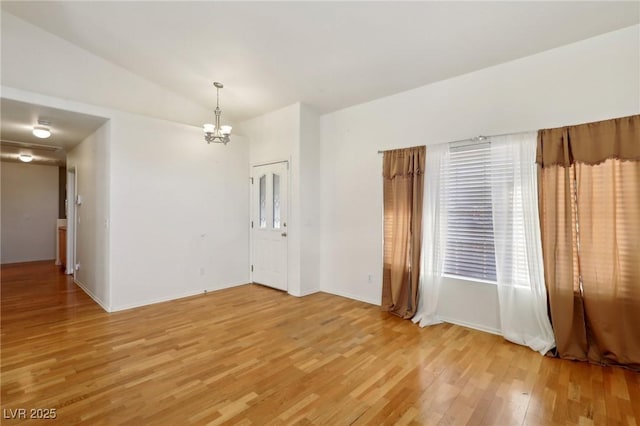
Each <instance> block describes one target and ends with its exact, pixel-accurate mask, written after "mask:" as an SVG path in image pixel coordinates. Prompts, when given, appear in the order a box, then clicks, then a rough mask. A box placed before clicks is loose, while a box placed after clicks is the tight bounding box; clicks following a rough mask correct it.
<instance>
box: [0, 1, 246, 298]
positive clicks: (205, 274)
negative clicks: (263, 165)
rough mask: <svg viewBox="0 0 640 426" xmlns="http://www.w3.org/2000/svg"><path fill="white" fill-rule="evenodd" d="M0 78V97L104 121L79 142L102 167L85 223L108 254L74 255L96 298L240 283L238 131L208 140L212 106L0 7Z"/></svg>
mask: <svg viewBox="0 0 640 426" xmlns="http://www.w3.org/2000/svg"><path fill="white" fill-rule="evenodd" d="M42 55H44V57H43V56H42ZM2 84H3V86H2V96H3V97H4V98H7V99H15V100H19V101H23V102H29V103H34V104H39V105H45V106H49V107H53V108H60V109H66V110H69V111H75V112H80V113H85V114H92V115H97V116H101V117H104V118H107V119H109V120H110V122H109V127H108V142H107V143H106V144H105V145H104V151H103V152H93V151H92V150H93V149H96V146H103V145H102V144H98V145H96V144H95V143H94V144H87V146H86V147H84V148H82V149H83V150H84V151H82V155H79V157H78V161H81V162H82V161H85V160H86V161H88V160H87V159H90V158H92V159H93V160H96V159H100V161H98V163H97V164H96V165H98V164H100V165H102V166H104V167H106V170H105V171H104V180H103V179H102V176H103V175H102V172H101V171H96V173H97V174H96V175H95V177H96V180H97V181H96V188H92V189H96V190H98V189H100V190H101V189H104V190H105V191H106V193H107V194H106V196H105V197H104V199H103V200H102V201H100V200H95V208H96V209H97V210H96V214H95V216H94V218H93V219H94V222H92V223H91V227H92V228H93V229H94V230H95V235H94V236H93V237H95V238H96V240H97V241H96V244H97V246H96V247H98V248H97V250H98V251H99V252H102V251H106V254H105V255H104V257H102V259H103V261H102V262H103V263H100V262H99V261H98V260H97V258H96V256H98V253H79V255H78V258H79V259H78V260H79V261H80V263H81V269H80V271H79V274H78V278H79V280H80V281H81V282H82V285H83V286H84V287H85V290H87V291H88V292H91V293H93V294H92V295H93V296H94V298H96V299H97V300H100V303H102V304H103V306H104V307H105V309H107V310H118V309H124V308H127V307H132V306H138V305H142V304H147V303H152V302H157V301H163V300H169V299H173V298H177V297H182V296H187V295H193V294H197V293H202V292H203V291H204V290H213V289H217V288H222V287H226V286H231V285H237V284H244V283H247V282H248V280H249V276H248V275H249V274H248V264H249V255H248V249H249V244H248V226H247V223H248V217H249V207H248V190H249V188H248V175H247V164H248V163H249V148H248V142H247V141H246V139H244V138H242V137H240V136H232V142H231V143H230V144H229V145H227V146H219V145H207V144H206V143H205V141H204V139H203V134H202V130H201V128H200V127H199V126H200V125H201V123H202V122H204V121H205V120H208V119H210V118H211V114H212V111H210V110H206V109H204V108H202V107H200V106H199V105H196V104H194V103H193V102H191V101H188V100H186V99H184V98H180V97H179V96H177V95H175V94H174V93H171V92H170V91H167V90H166V89H163V88H161V87H158V86H156V85H155V84H153V83H151V82H149V81H146V80H144V79H142V78H140V77H139V76H137V75H135V74H132V73H130V72H128V71H127V70H125V69H123V68H120V67H118V66H116V65H113V64H111V63H109V62H107V61H105V60H103V59H102V58H100V57H97V56H95V55H93V54H91V53H89V52H87V51H86V50H83V49H81V48H79V47H77V46H75V45H73V44H71V43H68V42H67V41H65V40H63V39H61V38H59V37H56V36H54V35H52V34H50V33H47V32H46V31H43V30H42V29H40V28H38V27H35V26H33V25H31V24H29V23H27V22H25V21H22V20H21V19H19V18H16V17H15V16H12V15H10V14H8V13H5V12H3V13H2ZM207 84H210V83H207ZM107 92H108V93H107ZM99 99H107V101H105V104H103V105H102V106H97V105H92V104H91V103H92V102H98V100H99ZM137 113H139V114H144V115H138V114H137ZM149 116H156V117H164V118H168V119H170V120H172V121H165V120H162V119H153V118H149ZM177 122H186V123H194V124H197V125H198V126H197V127H195V126H190V125H183V124H178V123H177ZM103 154H104V157H102V155H103ZM103 160H104V163H103V162H102V161H103ZM86 174H87V173H86V172H85V175H86ZM89 175H90V176H91V173H89ZM81 178H82V177H81ZM87 184H89V185H91V184H92V183H91V182H87ZM96 194H98V193H97V192H96ZM81 195H83V197H84V198H85V200H87V198H86V197H87V196H88V193H85V194H81ZM100 202H102V204H100ZM85 206H88V204H85V205H84V206H83V208H82V209H83V210H84V213H82V216H81V225H85V216H86V215H87V211H86V210H87V208H85ZM92 209H93V206H92ZM101 209H103V210H101ZM87 220H89V219H87ZM105 226H106V228H105ZM103 243H104V246H102V244H103ZM105 247H106V248H105ZM94 254H95V256H94ZM83 256H84V257H83ZM52 257H53V256H52ZM92 262H93V263H92ZM103 264H104V265H103ZM103 266H104V270H102V269H101V268H102V267H103ZM89 270H91V271H92V272H91V273H89ZM81 271H84V273H82V272H81ZM103 283H106V284H105V285H103Z"/></svg>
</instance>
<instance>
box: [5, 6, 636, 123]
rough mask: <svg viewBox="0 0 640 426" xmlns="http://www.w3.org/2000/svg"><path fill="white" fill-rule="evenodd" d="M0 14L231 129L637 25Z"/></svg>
mask: <svg viewBox="0 0 640 426" xmlns="http://www.w3.org/2000/svg"><path fill="white" fill-rule="evenodd" d="M2 9H3V10H5V11H8V12H9V13H11V14H13V15H15V16H17V17H19V18H21V19H23V20H26V21H28V22H31V23H32V24H34V25H36V26H39V27H41V28H43V29H45V30H46V31H49V32H51V33H53V34H56V35H58V36H60V37H62V38H64V39H66V40H68V41H69V42H71V43H74V44H76V45H78V46H80V47H82V48H84V49H86V50H88V51H91V52H93V53H94V54H97V55H98V56H101V57H103V58H105V59H107V60H109V61H111V62H113V63H115V64H118V65H120V66H121V67H124V68H126V69H128V70H129V71H132V72H134V73H136V74H138V75H140V76H142V77H144V78H146V79H147V80H149V81H152V82H154V83H156V84H158V85H160V86H161V87H164V88H167V89H169V90H171V91H173V92H175V93H177V94H179V95H181V96H183V97H185V98H187V99H190V100H192V101H194V102H196V103H198V104H201V105H203V106H206V107H207V108H211V109H213V108H214V107H215V90H214V89H213V87H212V85H211V83H212V82H213V81H214V80H215V81H221V82H223V83H224V84H225V89H224V90H223V91H222V92H221V106H222V107H223V109H224V111H225V115H226V114H230V116H231V117H233V118H234V119H236V120H242V119H246V118H250V117H255V116H258V115H260V114H263V113H265V112H268V111H272V110H274V109H277V108H279V107H283V106H286V105H289V104H291V103H293V102H297V101H301V102H304V103H307V104H309V105H311V106H312V107H314V108H315V109H316V110H317V111H318V112H320V113H326V112H330V111H334V110H337V109H341V108H345V107H347V106H350V105H354V104H358V103H362V102H366V101H369V100H373V99H376V98H380V97H382V96H386V95H390V94H393V93H397V92H401V91H404V90H408V89H412V88H415V87H419V86H422V85H425V84H429V83H432V82H435V81H438V80H443V79H446V78H450V77H453V76H456V75H461V74H464V73H468V72H471V71H474V70H478V69H482V68H486V67H489V66H492V65H496V64H499V63H503V62H506V61H510V60H513V59H516V58H520V57H524V56H528V55H531V54H534V53H537V52H541V51H544V50H548V49H551V48H554V47H558V46H561V45H564V44H568V43H572V42H575V41H578V40H582V39H585V38H589V37H592V36H595V35H598V34H602V33H605V32H609V31H613V30H616V29H620V28H623V27H626V26H630V25H634V24H637V23H638V22H640V3H639V2H637V1H631V2H612V1H603V2H594V1H585V2H580V1H570V2H556V1H554V2H540V1H534V2H504V1H503V2H479V1H474V2H368V1H363V2H211V1H209V2H206V1H205V2H186V1H173V2H110V1H108V2H76V1H69V2H59V1H46V2H34V1H29V2H25V1H19V2H12V1H2Z"/></svg>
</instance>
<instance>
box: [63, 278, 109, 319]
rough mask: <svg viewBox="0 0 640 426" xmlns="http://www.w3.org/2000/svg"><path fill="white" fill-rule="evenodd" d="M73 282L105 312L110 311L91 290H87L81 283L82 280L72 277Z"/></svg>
mask: <svg viewBox="0 0 640 426" xmlns="http://www.w3.org/2000/svg"><path fill="white" fill-rule="evenodd" d="M73 282H74V283H75V284H76V285H77V286H78V287H80V288H81V289H82V291H84V292H85V293H86V294H87V296H89V297H90V298H92V299H93V301H94V302H96V303H97V304H98V305H100V307H101V308H102V309H104V310H105V311H106V312H112V311H111V310H110V309H109V307H108V306H107V305H106V304H105V303H104V302H103V301H102V300H101V299H100V298H99V297H98V296H96V295H95V294H93V292H92V291H91V290H89V289H88V288H87V286H86V285H84V284H82V282H80V281H78V280H77V279H75V278H73Z"/></svg>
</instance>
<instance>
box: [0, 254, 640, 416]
mask: <svg viewBox="0 0 640 426" xmlns="http://www.w3.org/2000/svg"><path fill="white" fill-rule="evenodd" d="M1 290H2V370H1V373H2V377H1V379H2V394H1V396H2V408H3V417H5V418H3V419H2V424H7V425H9V424H17V423H19V421H18V420H11V419H7V418H6V417H7V416H9V413H10V411H9V409H11V410H15V409H18V408H26V409H31V408H55V409H56V414H57V419H56V420H55V421H44V420H37V421H35V420H31V422H33V424H53V423H58V424H64V425H72V424H87V425H116V424H135V425H138V426H143V425H155V424H158V425H184V424H223V423H226V424H242V425H249V424H256V425H262V424H290V423H297V424H328V425H351V424H357V425H363V424H373V425H379V424H424V425H438V424H444V425H462V424H471V425H480V424H486V425H522V424H527V425H534V424H540V425H551V424H560V425H574V424H579V425H589V424H602V425H604V424H606V425H618V424H626V425H638V424H639V423H640V377H639V376H640V375H639V374H637V373H633V372H631V371H628V370H625V369H621V368H611V367H607V368H602V367H598V366H594V365H590V364H587V363H576V362H570V361H563V360H558V359H553V358H546V357H542V356H540V355H539V354H537V353H535V352H532V351H530V350H529V349H527V348H524V347H521V346H517V345H514V344H510V343H508V342H505V341H504V340H503V339H502V338H500V337H498V336H493V335H490V334H485V333H481V332H477V331H473V330H469V329H466V328H463V327H458V326H453V325H449V324H442V325H439V326H434V327H430V328H425V329H420V328H418V327H416V326H415V325H413V324H412V323H411V322H409V321H403V320H400V319H398V318H395V317H393V316H390V315H387V314H385V313H382V312H380V311H379V308H378V307H376V306H371V305H368V304H365V303H361V302H356V301H353V300H349V299H344V298H341V297H337V296H332V295H329V294H324V293H319V294H315V295H312V296H308V297H305V298H301V299H300V298H295V297H292V296H288V295H286V294H284V293H281V292H278V291H275V290H271V289H268V288H264V287H260V286H257V285H246V286H241V287H236V288H233V289H228V290H222V291H218V292H213V293H209V294H207V295H202V296H195V297H190V298H186V299H181V300H177V301H172V302H167V303H161V304H157V305H153V306H148V307H143V308H138V309H132V310H128V311H124V312H118V313H113V314H107V313H105V312H104V311H102V310H101V308H100V307H98V306H97V305H96V304H95V303H94V302H93V301H92V300H91V299H90V298H89V297H88V296H86V295H85V294H84V293H83V292H82V291H81V290H79V289H78V288H77V287H76V286H75V285H74V284H73V283H72V282H71V281H70V280H69V279H68V278H66V277H65V276H63V275H61V274H60V273H58V272H57V270H56V268H55V267H54V266H52V265H51V264H50V263H41V262H39V263H30V264H21V265H9V266H3V267H2V287H1ZM27 413H28V411H27ZM9 417H10V416H9ZM27 423H29V421H27Z"/></svg>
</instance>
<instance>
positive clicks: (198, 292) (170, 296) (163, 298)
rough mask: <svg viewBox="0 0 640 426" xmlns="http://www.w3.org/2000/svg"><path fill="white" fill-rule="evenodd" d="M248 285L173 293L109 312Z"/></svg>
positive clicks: (221, 286)
mask: <svg viewBox="0 0 640 426" xmlns="http://www.w3.org/2000/svg"><path fill="white" fill-rule="evenodd" d="M246 284H249V283H246V282H241V283H232V284H223V285H219V286H216V287H209V288H206V289H203V290H199V291H193V290H192V291H188V292H184V293H174V294H172V295H169V296H163V297H156V298H153V299H145V300H141V301H138V302H133V303H126V304H124V305H119V306H115V307H112V308H111V312H117V311H124V310H127V309H134V308H139V307H141V306H147V305H155V304H156V303H163V302H169V301H171V300H176V299H183V298H185V297H191V296H197V295H199V294H204V292H205V291H206V292H207V293H209V292H214V291H216V290H224V289H226V288H231V287H238V286H241V285H246Z"/></svg>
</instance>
